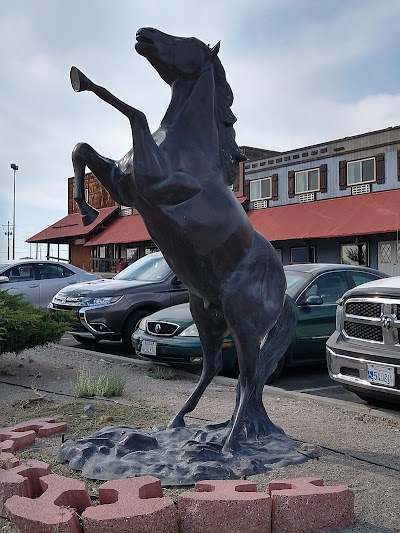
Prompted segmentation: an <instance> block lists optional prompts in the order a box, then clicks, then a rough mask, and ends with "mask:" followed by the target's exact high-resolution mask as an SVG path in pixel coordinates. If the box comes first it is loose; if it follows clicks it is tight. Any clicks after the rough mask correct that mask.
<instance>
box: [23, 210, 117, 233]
mask: <svg viewBox="0 0 400 533" xmlns="http://www.w3.org/2000/svg"><path fill="white" fill-rule="evenodd" d="M117 209H119V207H118V206H113V207H104V208H103V209H99V216H98V217H97V218H96V220H95V221H94V222H93V223H92V224H90V225H89V226H84V225H83V224H82V219H81V215H80V213H72V214H71V215H67V216H66V217H64V218H62V219H61V220H59V221H58V222H55V223H54V224H52V225H51V226H49V227H48V228H46V229H44V230H42V231H40V232H39V233H37V234H36V235H33V237H30V238H29V239H28V240H27V241H26V242H51V241H57V240H58V241H60V240H67V239H68V238H69V237H77V236H79V235H87V234H88V233H90V232H91V231H92V230H93V229H94V228H96V227H97V226H98V225H99V224H101V223H102V222H103V221H104V220H106V219H107V218H108V217H109V216H110V215H112V214H113V213H114V212H115V211H116V210H117Z"/></svg>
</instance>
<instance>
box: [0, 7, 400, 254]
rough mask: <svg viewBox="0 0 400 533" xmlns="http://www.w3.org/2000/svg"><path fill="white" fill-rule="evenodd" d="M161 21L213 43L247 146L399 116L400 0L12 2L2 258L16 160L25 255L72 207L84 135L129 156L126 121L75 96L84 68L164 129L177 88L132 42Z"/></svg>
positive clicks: (6, 39)
mask: <svg viewBox="0 0 400 533" xmlns="http://www.w3.org/2000/svg"><path fill="white" fill-rule="evenodd" d="M143 26H152V27H156V28H158V29H160V30H162V31H164V32H166V33H170V34H173V35H179V36H189V37H190V36H195V37H198V38H200V39H201V40H203V41H205V42H206V43H207V44H211V45H214V44H215V43H216V42H218V41H221V50H220V53H219V57H220V59H221V61H222V63H223V65H224V67H225V70H226V75H227V79H228V82H229V83H230V85H231V87H232V89H233V92H234V95H235V101H234V104H233V111H234V113H235V115H236V117H237V119H238V121H237V123H236V136H237V140H238V143H239V144H241V145H250V146H257V147H262V148H269V149H273V150H280V151H284V150H290V149H293V148H300V147H302V146H307V145H310V144H315V143H320V142H324V141H329V140H333V139H337V138H341V137H345V136H348V135H355V134H359V133H363V132H367V131H373V130H377V129H383V128H387V127H390V126H395V125H398V124H400V67H399V57H400V56H399V49H400V1H399V0H380V1H376V0H212V1H210V0H202V1H201V2H199V1H192V0H184V1H181V0H170V1H168V2H167V1H153V0H147V1H139V0H114V1H109V0H58V1H56V0H35V1H32V0H15V1H14V2H10V1H9V2H3V3H2V5H1V18H0V58H1V61H0V65H1V69H0V88H1V89H0V90H1V99H0V110H1V115H0V116H1V121H0V229H1V234H0V260H2V259H5V258H6V257H7V237H6V236H5V234H4V233H5V229H6V227H5V226H6V224H7V222H8V221H10V223H12V214H13V171H12V170H11V168H10V164H11V163H16V164H17V165H18V166H19V170H18V171H17V173H16V257H17V258H19V257H23V256H28V255H29V254H30V252H31V253H32V254H33V255H34V254H35V253H36V252H35V250H34V247H32V250H30V247H29V245H28V244H26V243H25V242H24V241H25V240H26V239H27V238H29V237H31V236H32V235H34V234H35V233H37V232H38V231H40V230H42V229H44V228H46V227H47V226H49V225H50V224H53V223H54V222H56V221H57V220H59V219H60V218H62V217H64V216H65V215H66V214H67V178H68V177H70V176H71V175H72V166H71V151H72V149H73V147H74V145H75V144H76V143H77V142H79V141H85V142H88V143H89V144H91V145H92V146H93V147H94V148H95V149H96V150H97V151H98V152H100V153H101V154H103V155H105V156H108V157H111V158H113V159H119V158H120V157H122V156H123V155H124V154H125V153H126V152H127V151H128V150H129V149H130V143H131V138H130V130H129V124H128V122H127V120H126V119H125V118H124V117H123V116H122V115H120V114H119V113H118V112H117V111H116V110H114V109H113V108H111V107H109V106H108V105H107V104H105V103H104V102H102V101H101V100H99V99H98V98H97V97H96V96H94V95H93V94H92V93H80V94H77V93H74V92H73V90H72V88H71V86H70V82H69V70H70V67H71V66H72V65H76V66H77V67H78V68H80V69H81V70H83V71H84V72H85V73H86V74H87V75H88V76H89V77H90V78H91V79H92V80H93V81H95V82H96V83H98V84H100V85H103V86H105V87H107V88H108V89H109V90H110V91H111V92H113V93H114V94H115V95H116V96H118V97H119V98H121V99H122V100H125V101H126V102H127V103H129V104H131V105H133V106H134V107H136V108H138V109H141V110H142V111H143V112H144V113H145V114H146V116H147V118H148V121H149V124H150V127H151V129H152V130H155V129H156V128H157V127H158V125H159V122H160V120H161V118H162V117H163V114H164V112H165V110H166V107H167V105H168V102H169V96H170V93H169V87H168V86H167V85H166V84H165V83H164V82H163V81H162V80H161V78H159V77H158V75H157V73H156V72H155V71H154V70H153V68H152V67H151V65H150V64H149V63H148V62H147V60H146V59H144V58H143V57H141V56H139V55H138V54H137V53H136V52H135V51H134V48H133V44H134V41H135V32H136V30H137V29H139V28H140V27H143Z"/></svg>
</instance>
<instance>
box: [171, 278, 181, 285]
mask: <svg viewBox="0 0 400 533" xmlns="http://www.w3.org/2000/svg"><path fill="white" fill-rule="evenodd" d="M181 284H182V282H181V280H180V279H179V278H178V276H174V277H173V278H172V281H171V285H174V286H177V285H181Z"/></svg>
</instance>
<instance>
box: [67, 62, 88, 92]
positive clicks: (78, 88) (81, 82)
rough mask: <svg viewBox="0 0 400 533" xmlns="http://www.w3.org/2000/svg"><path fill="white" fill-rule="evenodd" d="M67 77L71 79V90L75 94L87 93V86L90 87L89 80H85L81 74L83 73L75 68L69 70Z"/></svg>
mask: <svg viewBox="0 0 400 533" xmlns="http://www.w3.org/2000/svg"><path fill="white" fill-rule="evenodd" d="M69 77H70V79H71V85H72V88H73V90H74V91H75V92H77V93H80V92H82V91H87V90H88V89H89V85H90V80H89V78H87V77H86V76H85V75H84V74H83V72H81V71H80V70H79V69H77V68H76V67H72V68H71V72H70V74H69Z"/></svg>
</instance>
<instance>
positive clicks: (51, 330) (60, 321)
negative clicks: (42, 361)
mask: <svg viewBox="0 0 400 533" xmlns="http://www.w3.org/2000/svg"><path fill="white" fill-rule="evenodd" d="M74 320H75V319H74V317H73V315H72V314H70V313H65V312H62V311H59V312H54V313H49V312H48V311H44V310H42V309H39V308H38V307H36V306H34V305H33V304H31V303H29V302H25V301H24V300H23V297H22V295H20V294H17V295H14V294H9V293H8V292H7V291H0V355H1V354H2V353H5V352H15V353H18V352H21V351H22V350H25V349H27V348H35V347H36V346H44V345H45V344H47V343H49V342H57V341H59V340H60V338H61V337H62V336H63V334H64V333H65V332H66V331H67V330H68V329H70V327H71V325H72V323H73V321H74Z"/></svg>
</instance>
